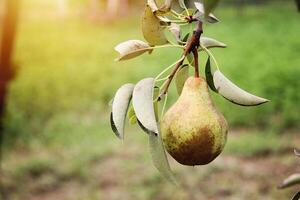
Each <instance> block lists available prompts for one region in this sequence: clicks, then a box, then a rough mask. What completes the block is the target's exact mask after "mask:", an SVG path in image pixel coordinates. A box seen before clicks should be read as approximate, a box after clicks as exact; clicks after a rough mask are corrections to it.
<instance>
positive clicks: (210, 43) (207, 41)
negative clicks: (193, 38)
mask: <svg viewBox="0 0 300 200" xmlns="http://www.w3.org/2000/svg"><path fill="white" fill-rule="evenodd" d="M200 44H202V45H203V46H205V47H206V48H208V49H209V48H213V47H219V48H225V47H226V44H224V43H223V42H220V41H218V40H216V39H213V38H209V37H201V38H200Z"/></svg>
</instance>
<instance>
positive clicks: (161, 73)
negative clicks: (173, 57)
mask: <svg viewBox="0 0 300 200" xmlns="http://www.w3.org/2000/svg"><path fill="white" fill-rule="evenodd" d="M184 58H185V56H182V57H181V58H180V59H179V60H177V61H176V62H174V63H173V64H171V65H170V66H168V67H167V68H165V69H164V70H163V71H162V72H160V73H159V74H158V75H157V76H156V77H155V79H154V80H155V81H158V78H159V77H161V76H162V75H163V74H164V73H166V72H167V71H168V70H169V69H171V68H172V67H173V66H174V65H176V64H177V63H180V62H183V60H184Z"/></svg>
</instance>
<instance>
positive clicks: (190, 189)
mask: <svg viewBox="0 0 300 200" xmlns="http://www.w3.org/2000/svg"><path fill="white" fill-rule="evenodd" d="M132 130H133V131H131V133H130V135H128V136H127V137H126V139H125V141H124V142H123V143H122V142H121V141H119V139H117V138H116V137H115V136H114V135H113V133H112V132H110V133H109V134H111V135H107V138H106V141H102V142H100V143H99V145H100V146H101V149H102V150H101V151H100V150H99V149H100V148H94V150H92V151H87V152H78V151H77V150H76V148H75V147H71V149H70V151H69V152H68V150H66V149H63V148H60V149H61V150H62V151H63V152H60V151H59V150H57V151H55V150H53V149H45V148H42V147H41V146H35V147H32V148H31V149H27V150H26V149H23V150H22V149H20V150H19V151H14V153H12V155H11V156H10V157H9V158H7V159H6V160H5V161H6V162H4V163H3V169H4V170H3V172H4V173H3V174H2V181H3V192H4V194H5V198H4V199H7V200H10V199H16V200H18V199H28V200H39V199H41V200H42V199H43V200H52V199H68V200H73V199H104V200H115V199H116V200H117V199H122V200H126V199H128V200H129V199H141V200H143V199H145V200H148V199H155V200H163V199H165V200H167V199H191V200H193V199H195V200H196V199H207V200H218V199H226V200H227V199H228V200H229V199H230V200H234V199H251V200H252V199H253V200H256V199H257V200H260V199H267V200H268V199H270V200H271V199H290V198H291V196H292V195H293V194H294V193H295V192H296V190H297V187H294V188H291V189H286V190H278V189H277V185H278V184H279V183H280V182H281V181H282V180H283V179H284V178H285V177H287V176H288V175H290V174H291V173H293V172H299V159H297V158H296V157H295V156H294V155H293V146H295V145H296V144H299V141H300V137H299V134H285V135H284V136H282V137H277V138H276V139H273V140H274V141H273V142H272V143H273V144H274V145H276V146H277V147H278V148H274V149H272V148H269V147H265V146H264V144H261V145H262V147H258V146H257V147H255V145H253V144H252V142H253V143H259V142H257V141H258V140H259V139H257V138H265V136H263V134H266V133H254V132H249V131H243V130H237V131H231V133H230V134H229V138H228V144H227V146H226V148H225V152H224V153H223V154H221V155H220V156H219V157H218V158H217V159H216V160H215V161H214V162H212V163H211V164H209V165H206V166H198V167H187V166H182V165H180V164H178V163H177V162H176V161H174V160H173V159H172V158H171V157H169V160H170V161H171V166H172V168H173V171H174V172H175V175H176V178H177V180H178V182H179V183H180V186H179V187H175V186H173V185H171V184H169V183H168V182H167V181H166V180H164V179H163V178H162V177H161V176H160V175H159V173H158V172H157V170H156V169H155V168H154V167H153V165H152V163H151V161H150V157H149V154H148V151H147V141H146V138H147V137H146V135H145V134H144V133H142V132H137V131H135V129H132ZM259 134H260V136H259ZM267 134H268V133H267ZM267 137H268V136H267ZM94 139H95V138H94ZM97 139H101V138H100V137H98V138H97ZM107 139H109V143H108V140H107ZM92 140H93V139H92ZM236 141H240V142H242V143H243V142H248V145H249V146H253V148H252V150H249V152H248V155H244V154H243V153H242V152H243V151H240V147H239V146H238V145H237V143H235V142H236ZM281 141H291V142H289V143H282V142H281ZM86 142H87V141H83V142H81V143H79V144H78V145H86V146H85V148H88V146H89V145H91V144H87V143H86ZM90 142H91V141H90ZM84 143H85V144H84ZM105 143H106V144H105ZM107 143H108V144H107ZM266 143H267V142H265V144H266ZM266 146H267V145H266ZM66 148H68V147H66ZM96 149H98V150H99V151H97V150H96ZM103 149H106V150H103ZM248 149H251V148H248ZM82 151H85V150H82ZM239 151H240V152H239ZM66 152H68V153H66ZM91 152H93V153H91ZM85 153H86V155H85ZM66 157H67V158H66ZM67 162H70V163H69V165H68V163H67Z"/></svg>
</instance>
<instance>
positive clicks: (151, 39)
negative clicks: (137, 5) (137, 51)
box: [142, 5, 168, 45]
mask: <svg viewBox="0 0 300 200" xmlns="http://www.w3.org/2000/svg"><path fill="white" fill-rule="evenodd" d="M160 22H161V20H160V19H159V18H158V17H157V16H155V14H154V13H153V12H152V10H151V8H150V7H149V5H146V7H145V11H144V13H143V17H142V32H143V36H144V38H145V40H146V41H147V42H148V43H149V44H150V45H163V44H166V43H168V40H167V38H166V36H165V34H164V27H162V26H161V23H160Z"/></svg>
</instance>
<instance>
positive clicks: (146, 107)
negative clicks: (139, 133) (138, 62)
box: [132, 78, 158, 134]
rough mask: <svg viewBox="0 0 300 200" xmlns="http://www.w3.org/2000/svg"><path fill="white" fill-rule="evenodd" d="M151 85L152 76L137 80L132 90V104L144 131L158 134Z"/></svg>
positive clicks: (152, 84)
mask: <svg viewBox="0 0 300 200" xmlns="http://www.w3.org/2000/svg"><path fill="white" fill-rule="evenodd" d="M153 87H154V79H153V78H145V79H142V80H141V81H139V82H138V83H137V84H136V86H135V87H134V90H133V95H132V105H133V108H134V112H135V115H136V117H137V119H138V122H139V125H140V126H141V128H142V129H143V130H144V131H145V132H146V133H153V134H158V127H157V123H156V117H155V112H154V105H153Z"/></svg>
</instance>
